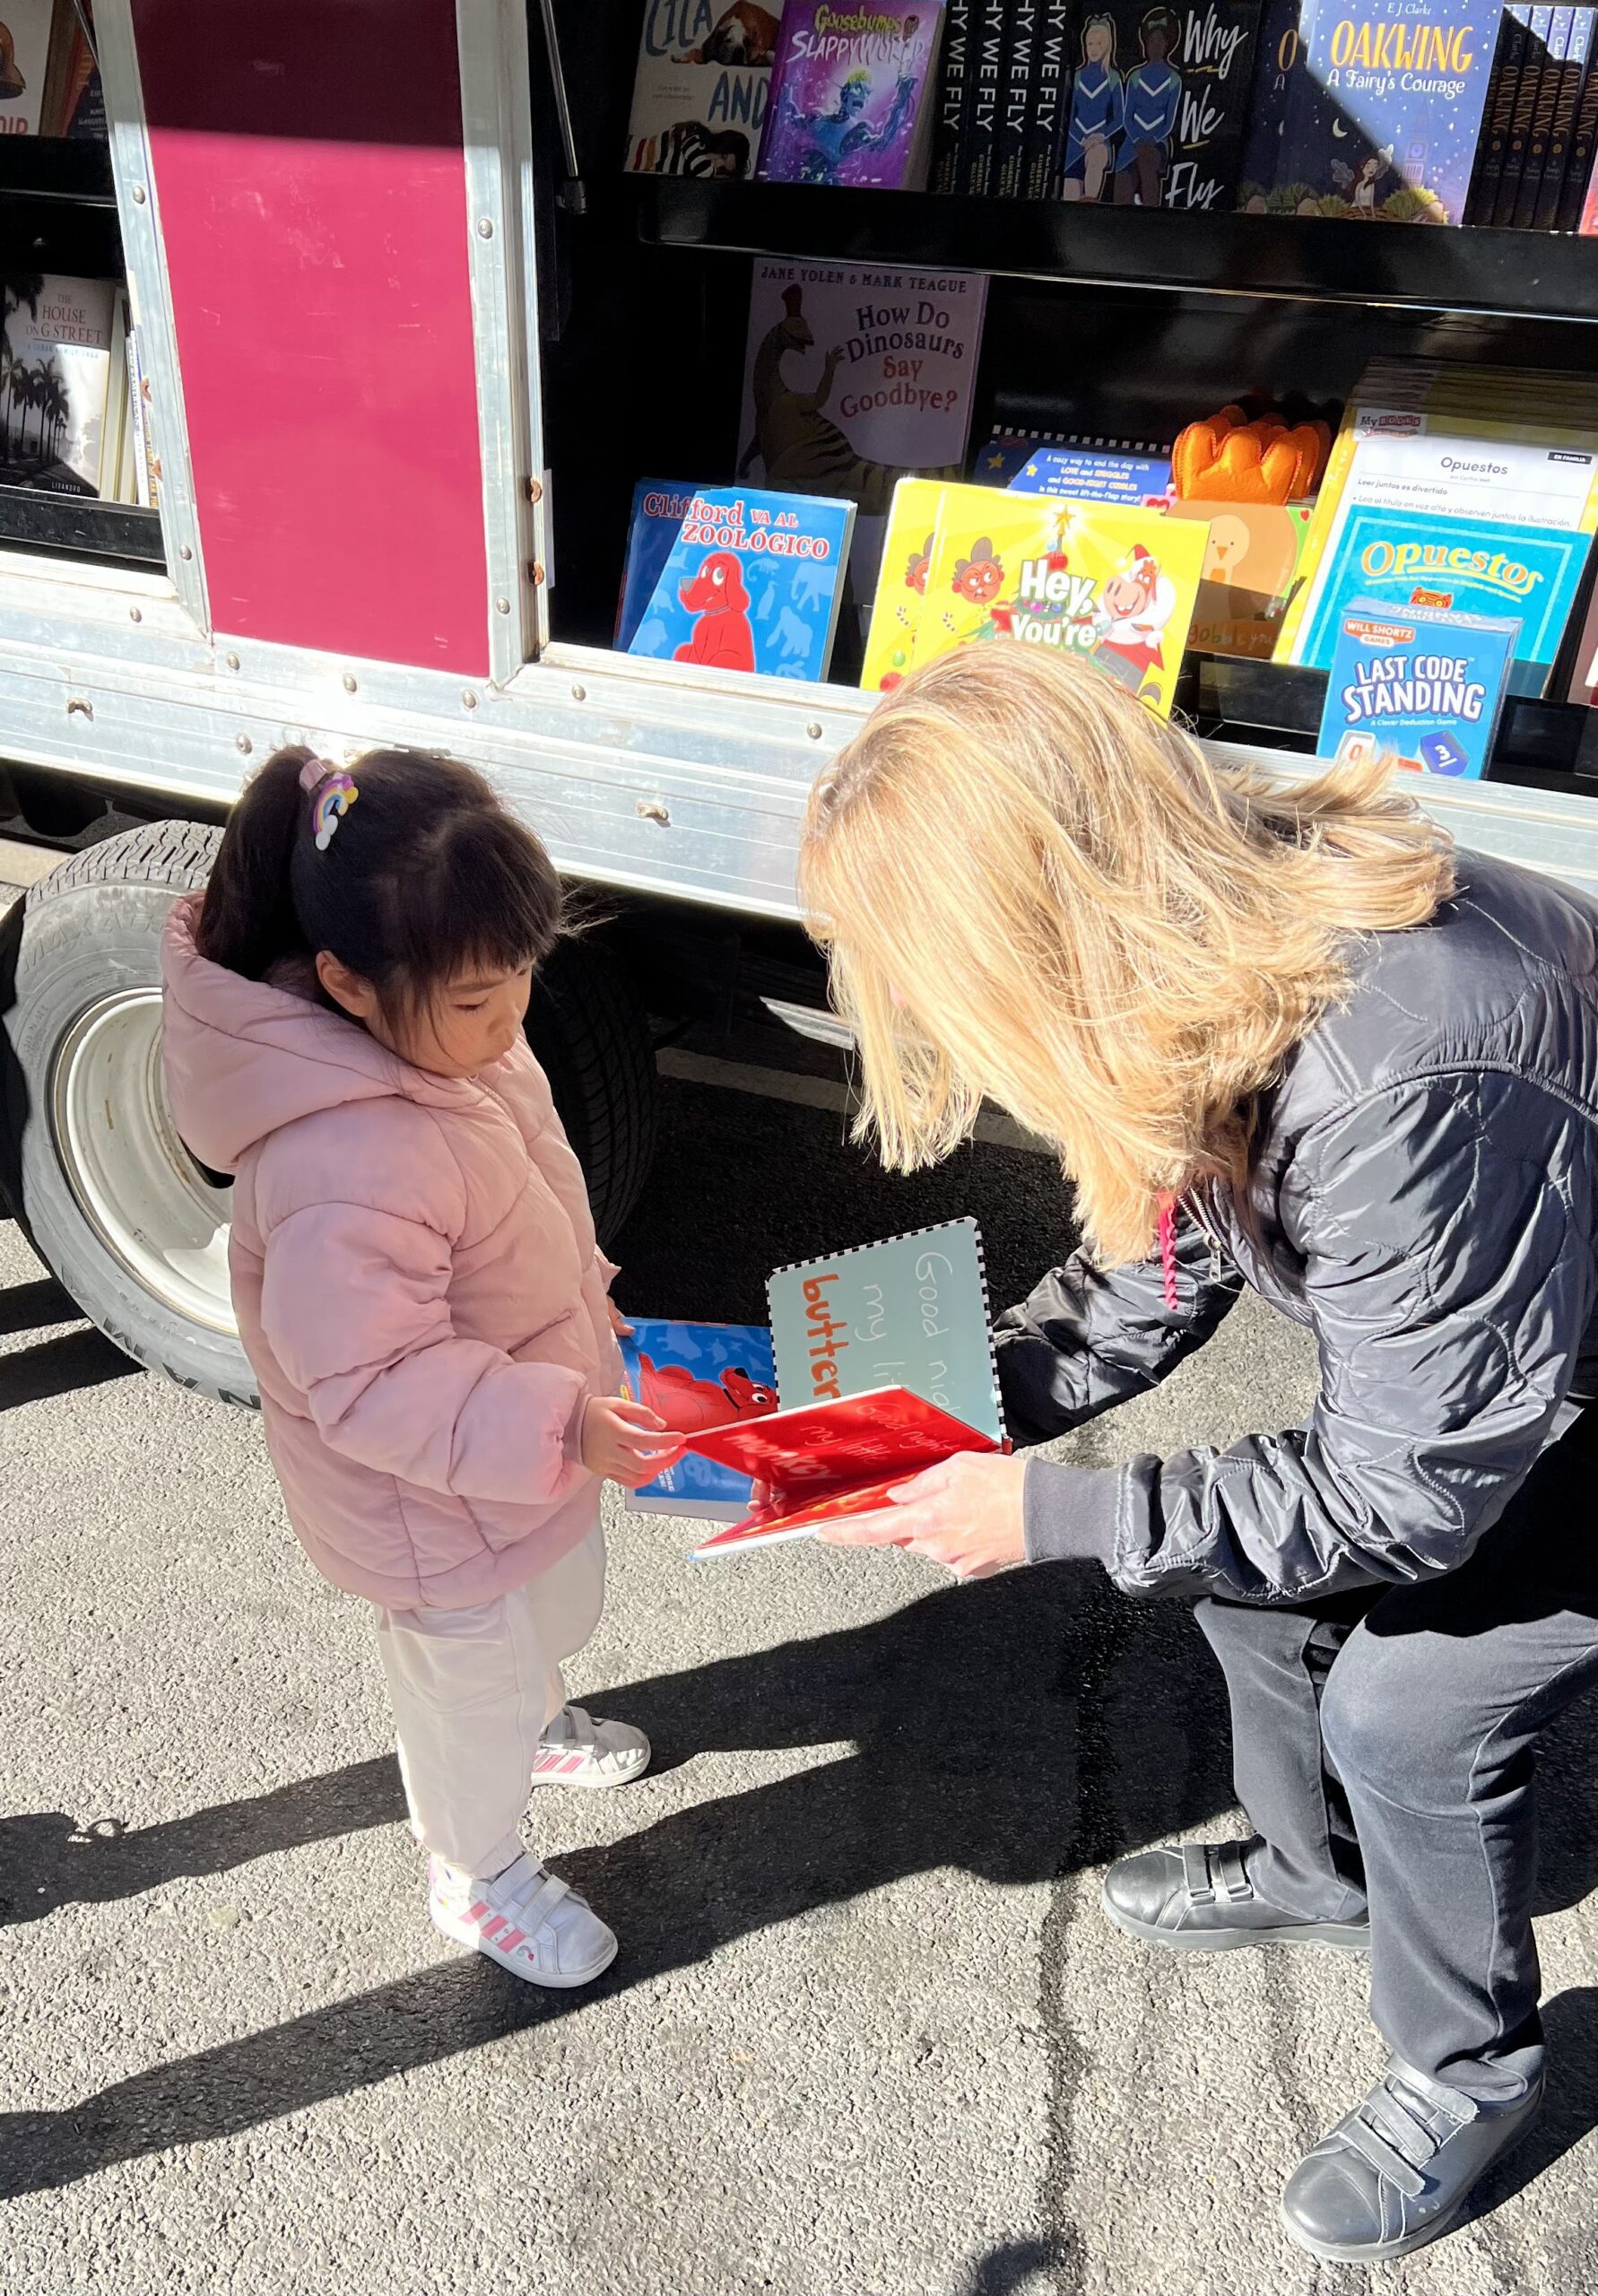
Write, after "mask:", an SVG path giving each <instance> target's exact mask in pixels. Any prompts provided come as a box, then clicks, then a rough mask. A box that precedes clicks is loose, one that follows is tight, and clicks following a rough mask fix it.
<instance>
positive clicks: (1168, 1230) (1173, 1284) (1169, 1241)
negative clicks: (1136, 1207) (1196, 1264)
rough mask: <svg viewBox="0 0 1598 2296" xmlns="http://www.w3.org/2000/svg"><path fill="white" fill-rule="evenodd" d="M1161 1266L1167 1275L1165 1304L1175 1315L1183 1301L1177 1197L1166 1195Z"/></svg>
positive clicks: (1162, 1208)
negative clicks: (1179, 1293)
mask: <svg viewBox="0 0 1598 2296" xmlns="http://www.w3.org/2000/svg"><path fill="white" fill-rule="evenodd" d="M1159 1267H1160V1273H1161V1274H1163V1276H1164V1277H1165V1304H1166V1306H1167V1307H1168V1309H1170V1311H1171V1313H1172V1314H1173V1315H1174V1314H1175V1313H1176V1311H1177V1308H1178V1307H1179V1306H1180V1304H1181V1302H1180V1301H1179V1300H1178V1299H1177V1199H1176V1197H1175V1196H1166V1197H1164V1198H1163V1199H1162V1201H1161V1203H1160V1206H1159Z"/></svg>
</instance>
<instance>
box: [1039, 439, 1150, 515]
mask: <svg viewBox="0 0 1598 2296" xmlns="http://www.w3.org/2000/svg"><path fill="white" fill-rule="evenodd" d="M1010 485H1011V490H1012V492H1014V493H1017V494H1067V495H1070V496H1071V497H1072V498H1073V500H1075V501H1078V502H1124V503H1125V504H1127V505H1128V506H1129V507H1130V508H1131V509H1137V510H1162V509H1164V508H1165V506H1166V504H1167V503H1168V501H1169V500H1171V462H1170V457H1169V456H1168V455H1159V456H1155V455H1120V454H1109V453H1107V452H1105V451H1104V450H1103V449H1102V448H1095V447H1042V446H1040V447H1038V448H1035V449H1034V451H1033V452H1032V453H1031V454H1030V455H1029V456H1028V457H1027V459H1026V461H1025V462H1024V463H1023V464H1022V465H1021V466H1020V469H1019V470H1018V471H1017V472H1016V474H1015V475H1014V477H1013V478H1012V480H1011V482H1010Z"/></svg>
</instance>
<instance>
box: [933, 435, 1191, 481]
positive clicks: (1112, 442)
mask: <svg viewBox="0 0 1598 2296" xmlns="http://www.w3.org/2000/svg"><path fill="white" fill-rule="evenodd" d="M1056 447H1057V448H1061V449H1062V450H1065V449H1070V450H1071V451H1072V452H1073V453H1081V454H1089V455H1130V456H1132V457H1134V458H1139V459H1142V460H1143V461H1146V462H1164V463H1166V464H1168V463H1169V461H1170V458H1171V442H1170V440H1169V439H1114V438H1110V437H1109V436H1107V434H1106V433H1105V432H1102V431H1019V430H1014V429H1012V428H1011V426H1010V425H1009V424H1007V423H1003V422H998V423H995V424H994V428H993V430H992V431H990V432H989V433H988V436H987V438H986V439H985V440H984V442H983V444H982V445H981V446H980V447H979V448H977V451H976V453H975V454H974V455H973V456H972V457H971V470H970V475H971V481H972V483H973V484H974V485H978V486H1008V485H1009V484H1010V483H1011V482H1012V479H1013V478H1014V477H1015V474H1016V473H1017V472H1018V471H1019V470H1021V469H1023V468H1024V467H1025V465H1027V464H1028V463H1029V462H1030V461H1031V460H1032V458H1033V457H1034V456H1035V455H1036V454H1038V451H1039V449H1040V448H1056Z"/></svg>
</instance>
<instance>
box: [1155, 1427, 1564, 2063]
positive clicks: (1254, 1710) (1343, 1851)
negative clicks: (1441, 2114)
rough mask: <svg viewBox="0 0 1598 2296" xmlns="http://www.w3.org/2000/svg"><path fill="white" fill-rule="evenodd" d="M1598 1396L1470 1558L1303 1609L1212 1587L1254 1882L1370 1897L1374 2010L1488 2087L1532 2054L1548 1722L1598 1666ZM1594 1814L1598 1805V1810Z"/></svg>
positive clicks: (1216, 1647) (1346, 1903)
mask: <svg viewBox="0 0 1598 2296" xmlns="http://www.w3.org/2000/svg"><path fill="white" fill-rule="evenodd" d="M1593 1422H1594V1411H1593V1410H1592V1409H1589V1410H1588V1412H1587V1413H1586V1415H1585V1420H1584V1421H1582V1422H1578V1423H1577V1425H1576V1428H1575V1429H1573V1430H1572V1431H1571V1433H1570V1434H1569V1435H1568V1436H1567V1437H1566V1438H1565V1439H1563V1440H1562V1441H1561V1442H1559V1444H1557V1445H1555V1446H1554V1447H1553V1448H1551V1449H1550V1450H1549V1451H1547V1452H1545V1453H1544V1454H1543V1456H1542V1458H1541V1459H1540V1460H1539V1462H1538V1464H1537V1465H1536V1467H1535V1468H1534V1469H1533V1472H1532V1474H1531V1475H1530V1476H1529V1477H1528V1478H1527V1480H1526V1482H1525V1483H1524V1484H1523V1485H1522V1487H1521V1489H1520V1491H1519V1492H1517V1493H1516V1495H1515V1499H1514V1500H1512V1501H1511V1502H1510V1505H1509V1507H1508V1509H1507V1510H1506V1513H1505V1514H1504V1516H1503V1518H1501V1519H1500V1521H1499V1522H1498V1524H1497V1525H1496V1526H1494V1528H1493V1529H1492V1530H1491V1531H1490V1532H1489V1534H1488V1535H1487V1536H1486V1538H1484V1539H1483V1540H1482V1541H1481V1544H1479V1546H1478V1547H1477V1549H1476V1551H1475V1552H1474V1553H1473V1554H1472V1556H1471V1558H1470V1560H1469V1561H1467V1562H1465V1563H1463V1564H1462V1566H1461V1567H1460V1569H1459V1570H1454V1571H1450V1572H1449V1573H1448V1574H1447V1576H1446V1578H1436V1579H1432V1580H1429V1581H1428V1582H1426V1583H1425V1584H1423V1585H1418V1586H1407V1587H1394V1588H1388V1589H1385V1590H1384V1589H1381V1588H1374V1589H1372V1590H1370V1591H1369V1592H1368V1593H1361V1594H1359V1595H1355V1596H1342V1597H1340V1598H1335V1599H1333V1600H1331V1601H1328V1602H1325V1603H1323V1604H1312V1605H1307V1606H1305V1607H1302V1608H1293V1609H1285V1608H1284V1609H1272V1608H1265V1607H1263V1606H1260V1605H1254V1604H1242V1603H1230V1602H1221V1601H1216V1600H1205V1601H1203V1602H1201V1603H1200V1605H1199V1606H1198V1619H1199V1624H1200V1625H1201V1626H1202V1628H1203V1631H1204V1634H1205V1636H1206V1638H1207V1639H1208V1641H1209V1643H1210V1646H1211V1648H1212V1650H1213V1651H1214V1652H1215V1655H1216V1657H1218V1658H1219V1659H1220V1664H1221V1665H1222V1667H1223V1668H1224V1670H1225V1673H1226V1678H1227V1688H1228V1691H1229V1695H1230V1700H1231V1710H1232V1745H1233V1771H1234V1777H1235V1780H1236V1784H1237V1789H1238V1800H1239V1801H1240V1802H1241V1803H1242V1805H1243V1807H1244V1808H1245V1810H1246V1812H1247V1813H1248V1817H1249V1821H1250V1822H1251V1824H1252V1825H1253V1827H1254V1830H1255V1833H1256V1834H1258V1835H1260V1836H1262V1837H1263V1840H1264V1846H1263V1847H1262V1848H1255V1849H1254V1850H1252V1851H1251V1852H1250V1853H1249V1857H1248V1875H1249V1879H1250V1880H1251V1881H1252V1882H1253V1883H1254V1885H1255V1889H1256V1890H1257V1891H1258V1892H1259V1893H1260V1895H1261V1896H1262V1897H1264V1899H1266V1900H1268V1902H1269V1903H1271V1904H1272V1905H1276V1906H1280V1907H1281V1909H1282V1910H1283V1911H1284V1912H1288V1913H1294V1914H1298V1915H1300V1916H1302V1917H1304V1918H1310V1919H1316V1918H1321V1919H1332V1920H1336V1919H1344V1920H1350V1919H1358V1918H1359V1915H1360V1914H1361V1913H1362V1912H1363V1911H1364V1910H1365V1909H1366V1908H1367V1906H1368V1908H1369V1914H1370V1955H1371V1961H1370V1977H1371V1990H1370V2009H1371V2015H1372V2017H1373V2019H1374V2020H1375V2022H1376V2024H1377V2027H1378V2028H1379V2029H1380V2031H1381V2032H1382V2034H1383V2035H1384V2037H1385V2039H1386V2040H1387V2042H1388V2043H1389V2045H1390V2046H1391V2047H1392V2048H1394V2049H1395V2050H1396V2051H1397V2052H1398V2054H1399V2055H1400V2056H1401V2057H1403V2058H1405V2059H1406V2060H1407V2061H1408V2062H1409V2063H1410V2064H1411V2065H1413V2066H1416V2067H1417V2068H1418V2069H1419V2070H1420V2072H1422V2073H1429V2074H1433V2075H1434V2076H1435V2077H1436V2078H1437V2080H1439V2081H1444V2082H1446V2083H1449V2084H1450V2085H1451V2086H1454V2087H1456V2088H1461V2089H1464V2090H1466V2091H1468V2092H1470V2093H1471V2094H1472V2096H1477V2097H1482V2098H1509V2097H1515V2096H1517V2095H1519V2094H1520V2093H1521V2092H1522V2090H1523V2086H1524V2083H1525V2082H1526V2081H1527V2080H1528V2079H1534V2078H1536V2077H1537V2076H1538V2075H1539V2074H1541V2071H1542V2024H1541V2021H1540V2019H1539V2016H1538V2010H1537V2003H1538V1995H1539V1992H1540V1989H1541V1980H1540V1974H1539V1970H1538V1966H1537V1949H1536V1946H1535V1944H1534V1943H1533V1936H1532V1918H1531V1917H1532V1900H1533V1889H1534V1885H1535V1881H1536V1862H1537V1856H1536V1831H1535V1820H1534V1813H1533V1775H1534V1769H1535V1749H1536V1744H1537V1739H1538V1735H1539V1734H1540V1732H1541V1731H1542V1729H1543V1728H1544V1726H1546V1725H1547V1724H1548V1723H1549V1722H1550V1720H1551V1719H1552V1718H1553V1717H1554V1716H1555V1715H1556V1714H1557V1713H1559V1710H1560V1709H1561V1708H1562V1707H1565V1706H1567V1705H1568V1704H1569V1703H1570V1701H1571V1700H1573V1699H1575V1698H1576V1697H1577V1696H1579V1694H1580V1693H1581V1692H1583V1691H1585V1690H1586V1689H1588V1688H1590V1687H1592V1686H1593V1685H1594V1684H1595V1683H1598V1528H1595V1526H1594V1512H1595V1509H1594V1496H1595V1494H1598V1436H1595V1435H1594V1425H1593ZM1594 1824H1595V1825H1598V1813H1594Z"/></svg>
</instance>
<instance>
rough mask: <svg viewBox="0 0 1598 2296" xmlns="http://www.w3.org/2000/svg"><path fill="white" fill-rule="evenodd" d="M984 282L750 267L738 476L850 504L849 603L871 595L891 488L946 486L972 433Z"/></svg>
mask: <svg viewBox="0 0 1598 2296" xmlns="http://www.w3.org/2000/svg"><path fill="white" fill-rule="evenodd" d="M986 300H987V281H986V278H983V277H981V276H980V275H978V274H972V273H970V272H958V271H955V272H948V271H944V272H920V271H881V270H874V269H867V268H865V267H864V266H858V265H853V264H815V263H784V262H777V261H774V260H770V259H768V258H764V257H760V258H757V260H756V261H755V263H754V265H753V266H752V277H751V285H750V299H749V340H748V344H747V347H746V349H745V352H744V362H743V413H742V414H741V416H740V419H739V426H738V465H737V467H738V475H739V477H740V478H746V479H749V480H751V482H752V483H755V484H757V485H760V486H772V487H780V488H784V489H786V490H787V491H790V492H793V493H795V494H828V495H841V496H843V497H845V498H846V499H847V500H849V501H851V502H853V503H854V504H855V510H856V514H857V515H856V518H855V540H854V547H853V550H852V552H851V553H850V561H849V564H850V573H851V579H852V587H853V596H854V600H855V604H856V606H858V607H859V608H860V609H861V610H862V613H863V614H864V608H865V607H866V605H867V604H868V602H869V601H870V599H871V597H872V595H873V591H874V590H875V588H876V582H877V568H878V566H879V564H880V562H881V560H882V532H883V526H884V522H885V520H886V518H887V516H888V511H889V508H890V503H891V501H892V499H893V490H894V487H895V486H896V485H897V483H899V480H900V479H901V478H903V477H905V476H907V475H908V474H913V473H916V472H932V473H936V474H939V475H941V476H944V477H949V478H955V477H958V476H959V474H960V468H961V465H963V463H964V461H965V457H966V449H967V447H968V443H969V440H970V435H971V397H972V393H973V391H974V390H975V388H976V384H977V355H978V353H979V352H980V350H981V347H982V318H983V312H984V309H985V308H986Z"/></svg>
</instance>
